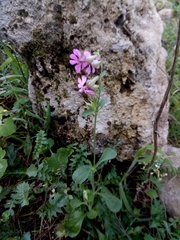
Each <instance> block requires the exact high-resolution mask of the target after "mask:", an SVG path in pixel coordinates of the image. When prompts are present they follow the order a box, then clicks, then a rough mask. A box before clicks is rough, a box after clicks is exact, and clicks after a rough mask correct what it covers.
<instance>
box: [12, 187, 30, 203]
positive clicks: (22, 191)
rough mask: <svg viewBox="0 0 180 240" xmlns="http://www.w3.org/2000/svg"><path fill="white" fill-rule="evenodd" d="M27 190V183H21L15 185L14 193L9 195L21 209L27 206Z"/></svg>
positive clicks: (28, 188)
mask: <svg viewBox="0 0 180 240" xmlns="http://www.w3.org/2000/svg"><path fill="white" fill-rule="evenodd" d="M29 190H30V185H29V183H27V182H23V183H21V184H19V185H17V187H16V190H15V192H16V193H13V194H11V198H12V199H14V200H15V203H16V204H20V205H21V207H24V206H27V205H29V199H28V196H29Z"/></svg>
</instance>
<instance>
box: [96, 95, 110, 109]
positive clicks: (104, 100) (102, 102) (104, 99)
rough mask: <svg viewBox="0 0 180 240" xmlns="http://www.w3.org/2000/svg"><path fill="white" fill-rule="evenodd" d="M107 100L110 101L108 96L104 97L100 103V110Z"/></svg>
mask: <svg viewBox="0 0 180 240" xmlns="http://www.w3.org/2000/svg"><path fill="white" fill-rule="evenodd" d="M107 102H108V99H107V98H102V99H101V100H100V102H99V104H98V107H99V110H100V109H102V108H103V107H104V105H105V104H106V103H107Z"/></svg>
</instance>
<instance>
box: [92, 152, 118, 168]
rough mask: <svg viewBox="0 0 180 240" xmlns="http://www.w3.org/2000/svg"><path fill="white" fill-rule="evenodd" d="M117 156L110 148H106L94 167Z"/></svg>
mask: <svg viewBox="0 0 180 240" xmlns="http://www.w3.org/2000/svg"><path fill="white" fill-rule="evenodd" d="M116 156H117V152H116V151H115V150H114V149H112V148H106V149H105V150H104V152H103V154H102V156H101V157H100V159H99V161H98V162H97V164H96V167H98V166H99V165H100V164H101V163H103V162H105V161H108V160H110V159H113V158H115V157H116Z"/></svg>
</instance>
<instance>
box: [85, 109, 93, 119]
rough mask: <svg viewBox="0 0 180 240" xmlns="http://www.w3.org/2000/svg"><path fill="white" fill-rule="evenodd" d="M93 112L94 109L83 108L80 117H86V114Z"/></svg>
mask: <svg viewBox="0 0 180 240" xmlns="http://www.w3.org/2000/svg"><path fill="white" fill-rule="evenodd" d="M93 113H94V110H93V109H91V108H90V109H88V110H85V111H84V112H83V113H82V117H87V116H88V115H91V114H93Z"/></svg>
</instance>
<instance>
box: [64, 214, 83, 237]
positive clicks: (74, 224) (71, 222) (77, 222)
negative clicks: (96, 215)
mask: <svg viewBox="0 0 180 240" xmlns="http://www.w3.org/2000/svg"><path fill="white" fill-rule="evenodd" d="M85 216H86V215H85V214H84V213H83V212H80V211H75V212H74V213H73V214H72V215H71V216H70V217H69V219H66V222H65V226H64V227H65V231H66V233H67V235H68V236H69V237H71V238H74V237H76V236H77V235H78V234H79V232H80V230H81V226H82V223H83V220H84V217H85Z"/></svg>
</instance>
